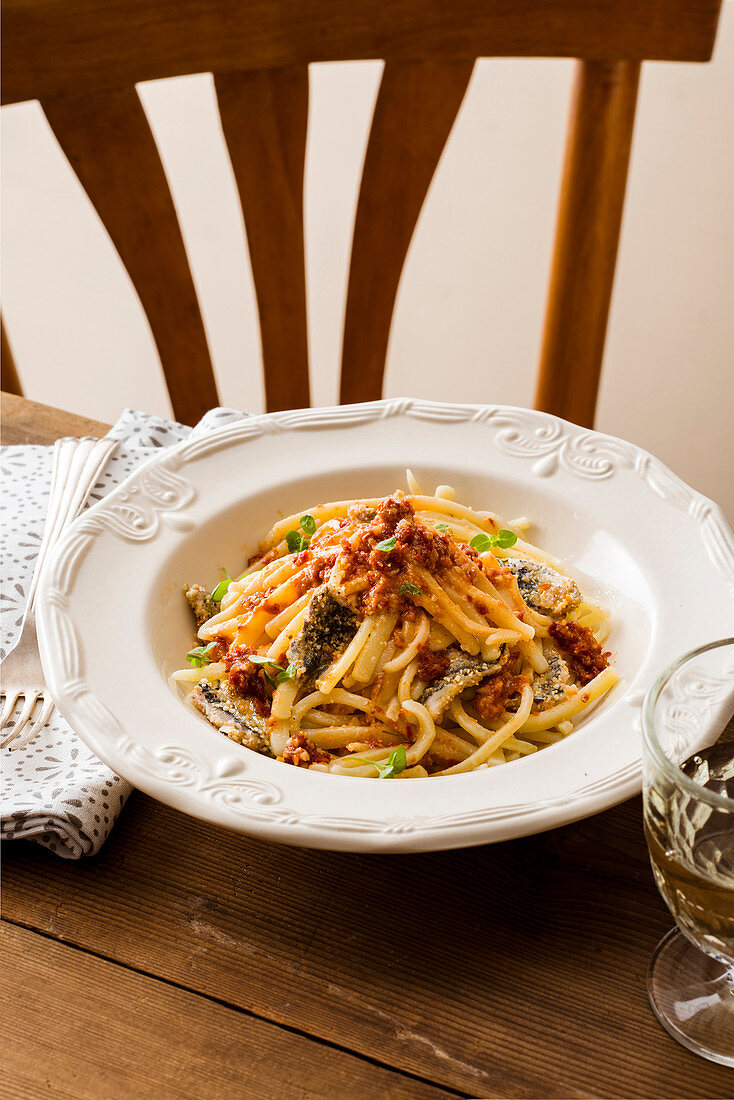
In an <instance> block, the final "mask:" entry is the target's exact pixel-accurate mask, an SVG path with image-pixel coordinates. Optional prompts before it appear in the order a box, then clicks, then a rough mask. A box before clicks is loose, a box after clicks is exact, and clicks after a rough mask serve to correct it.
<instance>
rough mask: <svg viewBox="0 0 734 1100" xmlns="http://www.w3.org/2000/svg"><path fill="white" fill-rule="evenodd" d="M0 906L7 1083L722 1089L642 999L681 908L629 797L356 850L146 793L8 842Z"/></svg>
mask: <svg viewBox="0 0 734 1100" xmlns="http://www.w3.org/2000/svg"><path fill="white" fill-rule="evenodd" d="M3 414H4V418H7V419H8V420H9V421H10V422H11V433H10V434H11V437H12V438H18V437H19V436H23V437H24V438H25V440H26V441H28V442H31V441H34V442H50V438H49V437H50V435H51V432H52V425H53V428H54V429H55V430H56V431H57V433H58V434H59V435H62V434H73V433H75V432H76V431H79V430H81V431H85V432H86V431H89V430H90V428H93V427H94V424H93V422H89V421H84V420H82V419H81V418H77V417H71V416H66V415H65V414H63V413H60V412H58V411H56V410H44V409H43V408H42V407H38V406H33V405H31V403H30V402H27V401H24V400H23V399H19V398H9V399H6V400H5V402H4V404H3ZM34 421H37V423H38V431H37V434H36V435H35V436H34V434H33V431H32V425H33V423H34ZM96 427H97V428H98V429H102V428H103V427H104V425H96ZM13 433H15V434H14V435H13ZM2 917H3V921H4V922H5V924H6V925H10V926H12V927H8V928H6V929H5V939H4V944H5V947H4V949H5V950H6V952H7V954H6V957H5V962H4V963H2V964H0V974H2V980H3V981H4V982H5V983H6V984H7V985H8V987H9V991H8V992H7V993H6V994H5V997H4V1001H3V1003H4V1005H5V1006H6V1012H8V1013H9V1015H10V1017H11V1018H12V1019H13V1020H14V1021H18V1023H17V1024H14V1026H13V1028H12V1029H7V1028H5V1029H3V1038H4V1041H5V1043H6V1046H7V1051H6V1055H5V1062H4V1065H6V1066H11V1067H12V1075H11V1076H9V1075H8V1073H7V1071H6V1072H4V1073H3V1074H2V1075H0V1095H3V1092H2V1089H3V1087H5V1088H6V1090H7V1088H8V1083H9V1082H10V1083H11V1086H12V1090H13V1091H12V1092H9V1093H7V1092H6V1094H7V1095H8V1096H12V1097H13V1100H16V1098H17V1097H33V1098H34V1100H35V1097H37V1096H57V1095H58V1096H61V1095H63V1096H72V1097H87V1096H94V1097H95V1098H96V1097H100V1096H108V1095H109V1096H112V1095H114V1096H118V1095H120V1096H125V1095H127V1094H126V1093H125V1091H124V1088H123V1084H124V1080H123V1079H127V1078H126V1077H125V1074H127V1073H129V1074H130V1077H129V1081H130V1082H131V1085H130V1087H131V1089H132V1092H131V1095H135V1096H136V1097H147V1096H156V1097H158V1096H162V1097H167V1096H176V1097H177V1096H182V1095H193V1096H196V1095H198V1094H200V1095H205V1096H214V1095H224V1094H231V1095H233V1096H243V1097H250V1096H252V1097H257V1098H258V1100H259V1098H260V1097H271V1096H273V1097H281V1096H292V1095H297V1096H304V1097H306V1096H333V1097H339V1100H341V1098H342V1097H345V1098H347V1100H351V1098H352V1097H354V1098H355V1100H356V1098H358V1097H364V1096H372V1095H385V1096H400V1097H402V1096H426V1097H432V1096H436V1095H440V1094H441V1093H440V1092H437V1091H436V1090H443V1092H444V1093H449V1094H454V1095H455V1094H458V1095H462V1096H471V1097H513V1098H514V1097H614V1098H617V1097H671V1098H682V1097H701V1098H710V1100H716V1098H719V1097H721V1098H724V1097H729V1096H731V1095H732V1090H733V1086H732V1082H733V1081H734V1075H733V1074H732V1072H731V1071H730V1070H727V1069H724V1068H723V1067H721V1066H716V1065H713V1064H711V1063H708V1062H706V1061H703V1060H702V1059H699V1058H697V1057H696V1056H695V1055H693V1054H691V1053H690V1052H688V1051H686V1050H685V1049H683V1048H682V1047H680V1046H678V1044H676V1043H675V1042H674V1040H673V1039H671V1038H670V1037H669V1036H668V1035H667V1033H666V1032H665V1031H663V1030H662V1028H660V1026H659V1025H658V1024H657V1022H656V1020H655V1018H654V1016H653V1014H652V1012H651V1010H650V1008H649V1005H648V1001H647V994H646V989H645V974H646V970H647V966H648V962H649V959H650V956H651V953H652V951H653V948H654V946H655V944H656V943H657V941H658V940H659V939H660V937H661V936H662V935H663V934H664V933H665V932H666V931H667V930H668V928H669V927H670V926H671V924H672V920H671V918H670V916H669V914H668V911H667V909H666V908H665V906H664V905H663V903H662V901H661V899H660V898H659V896H658V894H657V891H656V889H655V887H654V884H653V881H652V875H651V872H650V868H649V863H648V858H647V852H646V849H645V844H644V839H643V833H642V821H641V807H640V801H639V799H634V800H632V801H630V802H628V803H625V804H624V805H622V806H619V807H617V808H615V809H613V810H609V811H607V812H606V813H603V814H599V815H598V816H596V817H593V818H590V819H588V820H586V821H582V822H579V823H577V824H575V825H569V826H566V827H565V828H562V829H558V830H554V831H552V832H548V833H545V834H542V835H540V836H536V837H528V838H524V839H521V840H516V841H512V842H510V843H505V844H500V845H494V846H485V847H480V848H474V849H468V850H464V851H458V852H441V853H438V854H433V855H417V856H367V855H350V854H345V853H329V852H313V851H308V850H305V849H299V848H291V847H280V846H275V845H270V844H266V843H264V842H260V841H255V840H250V839H248V838H247V837H244V836H240V835H239V834H236V833H232V832H229V831H226V830H223V829H218V828H215V827H213V826H210V825H207V824H205V823H202V822H200V821H196V820H194V819H193V818H189V817H186V816H185V815H183V814H180V813H178V812H176V811H174V810H172V809H169V808H168V807H165V806H163V805H161V804H160V803H157V802H155V801H154V800H152V799H150V798H148V797H146V796H144V795H141V794H140V793H137V792H136V793H134V794H133V796H132V797H131V799H130V801H129V803H128V805H127V806H126V808H125V810H124V812H123V814H122V817H121V819H120V821H119V822H118V824H117V826H116V827H115V830H114V832H113V834H112V836H111V837H110V839H109V840H108V842H107V844H106V845H105V847H104V849H103V850H102V852H101V853H100V855H99V856H97V857H95V858H92V859H83V860H80V861H78V862H76V861H64V860H60V859H58V858H57V857H55V856H54V855H53V854H52V853H50V852H49V851H47V850H46V849H43V848H41V847H38V846H35V845H33V844H31V843H29V842H22V841H15V842H10V843H6V844H4V845H3V898H2ZM21 929H22V931H21ZM40 1021H43V1023H44V1026H43V1027H41V1026H40V1025H39V1022H40ZM263 1051H267V1053H268V1057H267V1060H265V1061H264V1060H263ZM136 1052H137V1054H136ZM233 1058H234V1059H235V1063H236V1065H237V1074H236V1080H234V1078H233V1070H232V1059H233ZM136 1059H137V1060H136ZM240 1063H242V1064H240ZM123 1070H124V1071H125V1073H123V1072H122V1071H123ZM121 1081H122V1082H123V1083H122V1084H121ZM187 1088H188V1091H186V1090H187ZM197 1089H201V1092H200V1093H197Z"/></svg>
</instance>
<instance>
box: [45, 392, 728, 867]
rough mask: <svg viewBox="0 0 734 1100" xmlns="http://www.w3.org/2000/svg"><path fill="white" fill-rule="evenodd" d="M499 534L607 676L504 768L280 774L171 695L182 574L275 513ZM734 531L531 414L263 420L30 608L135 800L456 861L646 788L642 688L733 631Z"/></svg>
mask: <svg viewBox="0 0 734 1100" xmlns="http://www.w3.org/2000/svg"><path fill="white" fill-rule="evenodd" d="M406 466H410V467H411V468H412V469H413V471H414V472H415V474H416V476H417V478H418V480H419V481H420V482H421V483H422V485H423V487H424V488H426V489H429V490H431V491H432V489H433V488H434V487H435V485H436V484H437V483H441V482H448V483H450V484H451V485H453V486H454V487H455V488H456V490H457V493H458V498H459V499H460V500H462V501H468V502H469V503H470V504H472V505H474V506H475V507H477V508H480V509H481V508H487V509H491V510H493V511H496V512H498V513H499V514H500V515H501V516H503V517H505V518H506V519H509V518H512V517H515V516H519V515H526V516H528V517H530V518H532V520H533V521H534V527H533V529H532V531H531V533H530V537H531V538H532V540H533V541H534V542H536V543H537V544H538V545H539V546H542V547H544V548H545V549H547V550H549V551H551V552H552V553H553V554H555V555H557V556H558V557H560V558H562V559H563V560H565V562H566V563H567V565H568V566H569V568H570V569H571V570H572V571H573V573H574V574H575V575H576V577H577V578H578V579H579V580H580V581H581V584H582V587H583V588H584V590H585V591H587V592H589V593H590V594H592V595H593V596H596V597H597V598H598V600H599V601H600V602H601V603H603V604H605V605H606V606H607V607H609V608H611V610H612V614H613V623H614V625H613V630H612V633H611V635H610V638H609V641H608V643H607V645H608V646H609V647H610V648H611V649H612V650H613V651H614V653H615V654H616V657H615V662H616V665H617V668H618V670H619V672H620V674H621V678H622V679H621V683H620V684H619V685H618V686H617V687H616V688H615V689H614V690H613V692H612V693H611V694H610V695H609V696H608V697H607V698H606V699H605V700H604V702H603V703H602V704H601V705H600V706H599V707H598V709H597V710H595V711H594V712H593V713H592V714H590V715H588V716H587V718H586V720H585V721H583V722H581V723H579V724H578V726H577V729H576V730H575V731H574V733H573V734H571V735H570V736H569V737H568V738H567V739H566V740H565V741H563V742H561V743H559V744H557V745H554V746H551V747H549V748H547V749H544V750H541V751H540V752H538V753H537V754H534V755H533V756H531V757H528V758H526V759H522V760H517V761H515V762H513V763H510V764H506V765H504V766H503V767H498V768H493V769H490V770H485V771H480V772H474V773H470V774H468V775H452V776H446V777H442V778H441V779H440V780H439V779H435V780H430V779H428V780H413V781H380V780H371V779H354V778H346V777H339V776H327V775H323V774H317V773H313V772H311V773H309V772H307V771H304V770H302V769H300V768H293V767H288V766H287V765H284V764H279V763H278V762H277V761H275V760H271V759H267V758H265V757H262V756H259V755H258V754H256V753H253V752H251V751H249V750H247V749H244V748H242V747H240V746H238V745H236V744H234V743H233V742H231V741H229V740H227V739H226V738H225V737H223V736H222V735H221V734H219V733H218V732H217V731H216V730H214V729H213V728H212V727H211V726H210V725H209V724H208V723H207V722H206V721H205V720H204V719H203V718H202V717H201V716H200V715H199V714H197V713H196V712H195V711H194V710H193V708H191V707H190V706H189V705H187V704H186V703H185V702H184V701H183V699H182V698H180V697H178V696H177V694H176V693H175V692H174V690H172V688H171V687H170V686H169V683H168V675H169V673H170V672H171V671H172V670H173V669H174V668H176V667H179V666H180V665H181V663H182V656H183V654H185V653H186V651H187V650H188V649H189V648H190V646H191V639H192V626H191V619H190V612H189V610H188V607H187V606H186V604H185V601H184V599H183V597H182V594H181V586H182V585H183V583H184V582H185V581H189V582H192V581H200V582H201V583H204V584H210V585H213V584H214V583H216V581H217V580H218V579H219V577H220V572H219V569H220V567H221V566H223V565H226V566H227V567H228V568H229V570H230V572H234V571H235V570H237V569H239V568H240V567H241V563H242V562H243V560H244V558H245V557H246V556H247V555H249V554H250V553H252V552H253V551H254V549H255V548H256V544H257V541H258V539H259V538H261V537H262V536H263V535H264V533H265V532H266V530H267V529H268V528H269V527H270V525H271V524H272V522H273V521H274V520H275V519H276V518H277V516H278V515H279V514H285V515H287V514H289V513H292V512H295V511H298V510H301V509H304V510H305V509H306V508H308V507H309V506H310V505H313V504H315V503H318V502H320V501H325V500H333V499H343V498H345V497H359V496H379V495H383V494H387V493H389V492H391V491H393V490H394V489H395V488H401V487H404V486H405V474H404V471H405V468H406ZM733 585H734V537H733V536H732V533H731V530H730V529H729V527H728V526H727V523H726V521H725V519H724V517H723V515H722V513H721V511H720V510H719V509H718V508H717V507H716V505H714V504H712V503H711V502H710V501H708V500H706V499H705V498H703V497H701V496H700V495H699V494H698V493H695V492H694V491H693V490H692V489H690V488H689V487H688V486H687V485H685V484H684V483H683V482H681V481H680V480H679V479H678V478H677V477H676V476H675V475H674V474H672V473H671V472H670V471H669V470H668V469H667V468H666V467H665V466H663V465H662V464H661V463H660V462H658V461H657V460H656V459H655V458H653V457H651V456H650V455H649V454H646V453H645V452H644V451H641V450H640V449H639V448H638V447H635V446H633V445H632V444H630V443H625V442H622V441H621V440H618V439H613V438H611V437H609V436H604V435H600V434H598V433H596V432H590V431H586V430H584V429H581V428H578V427H576V426H574V425H571V424H567V423H565V422H564V421H561V420H557V419H555V418H554V417H551V416H547V415H545V414H542V413H537V412H532V411H529V410H526V409H515V408H508V407H498V406H476V405H445V404H433V403H430V402H426V401H411V400H395V401H382V402H375V403H373V404H368V405H359V406H345V407H341V408H334V409H310V410H300V411H296V412H289V413H277V414H272V415H270V416H255V417H251V418H248V419H246V420H243V421H240V422H237V423H235V424H231V425H229V426H227V427H224V428H222V429H220V430H218V431H216V432H214V433H212V434H211V435H209V436H205V437H199V438H197V439H195V440H191V441H187V442H184V443H182V444H180V445H179V446H177V447H174V448H172V449H170V450H165V451H163V452H161V454H159V455H156V457H155V458H153V459H151V461H150V462H148V463H147V464H146V465H145V466H142V467H141V468H140V469H139V470H137V471H136V472H135V473H133V474H132V476H131V477H129V478H128V479H127V481H125V482H124V484H123V485H121V486H120V487H119V488H118V489H117V490H116V491H115V492H113V493H111V494H110V496H108V497H107V498H106V499H105V500H104V501H102V503H100V504H98V505H96V506H95V507H94V508H92V509H90V511H89V512H87V513H86V514H85V515H84V516H83V517H82V518H81V519H79V520H78V521H77V522H76V523H75V524H74V525H73V527H72V528H70V530H69V532H68V533H67V535H66V537H65V538H64V540H63V542H62V543H61V545H60V546H59V547H58V550H57V552H56V554H55V556H54V559H53V561H52V563H51V564H50V566H49V568H48V570H47V572H46V577H45V581H44V584H43V588H42V592H41V598H40V600H39V608H38V626H39V635H40V645H41V654H42V658H43V664H44V669H45V672H46V677H47V681H48V684H49V686H50V689H51V692H52V694H53V696H54V698H55V699H56V702H57V704H58V706H59V708H60V710H61V712H62V713H63V715H64V716H65V717H66V718H67V720H68V721H69V722H70V723H71V725H72V726H73V727H74V728H75V729H76V730H77V731H78V733H79V734H80V735H81V737H82V738H83V739H84V740H85V741H86V742H87V744H88V745H89V746H90V747H91V748H92V749H93V750H94V752H96V753H97V754H98V755H99V756H100V757H101V758H102V759H103V760H104V761H106V763H107V764H109V765H110V766H111V767H112V768H114V769H115V771H117V772H119V773H120V774H121V775H123V776H124V777H125V778H126V779H129V780H130V781H131V782H132V783H133V784H134V785H135V786H136V787H139V788H140V789H142V790H144V791H147V792H148V793H149V794H151V795H153V796H154V797H156V798H159V799H161V801H163V802H167V803H169V804H170V805H172V806H175V807H176V808H177V809H180V810H184V811H185V812H186V813H189V814H193V815H194V816H196V817H200V818H204V819H205V820H208V821H212V822H215V823H216V824H218V825H225V826H229V827H230V828H232V829H237V830H240V831H241V832H246V833H250V834H252V835H256V836H259V837H263V838H266V839H269V840H275V841H282V842H287V843H289V844H298V845H304V846H309V847H317V848H333V849H346V850H354V851H374V852H395V851H421V850H432V849H439V848H452V847H461V846H464V845H470V844H481V843H485V842H489V841H498V840H504V839H507V838H509V837H515V836H520V835H523V834H527V833H532V832H537V831H539V830H542V829H547V828H551V827H553V826H557V825H562V824H564V823H565V822H568V821H573V820H576V819H578V818H581V817H584V816H586V815H588V814H592V813H596V812H598V811H599V810H603V809H605V808H606V807H608V806H611V805H613V804H615V803H617V802H619V801H621V800H622V799H625V798H628V797H629V796H630V795H633V794H635V793H636V792H637V791H639V789H640V732H639V728H640V727H639V711H640V703H641V700H642V694H643V692H644V690H645V688H646V687H647V686H648V684H649V683H650V682H651V681H652V679H653V678H654V677H655V676H656V675H657V673H659V672H660V671H661V669H663V668H664V667H665V666H666V665H667V664H668V663H669V662H670V661H671V660H672V659H673V658H674V657H676V656H678V655H679V654H681V653H683V652H684V651H685V650H687V649H691V648H692V647H693V646H696V645H698V644H700V643H703V642H706V641H709V640H711V639H713V638H716V637H721V636H724V635H726V634H728V633H730V632H731V627H732V620H733V618H734V614H733V610H734V608H733V602H732V592H733Z"/></svg>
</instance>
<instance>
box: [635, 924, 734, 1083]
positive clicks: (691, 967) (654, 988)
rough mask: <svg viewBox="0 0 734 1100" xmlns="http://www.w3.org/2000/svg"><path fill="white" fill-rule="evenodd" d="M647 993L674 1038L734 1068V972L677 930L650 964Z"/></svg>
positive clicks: (660, 945)
mask: <svg viewBox="0 0 734 1100" xmlns="http://www.w3.org/2000/svg"><path fill="white" fill-rule="evenodd" d="M647 992H648V994H649V997H650V1004H651V1005H652V1008H653V1011H654V1013H655V1015H656V1016H657V1018H658V1020H659V1021H660V1023H661V1024H662V1025H663V1027H664V1028H665V1029H666V1031H669V1032H670V1034H671V1035H672V1036H673V1038H674V1039H677V1040H678V1042H679V1043H682V1044H683V1046H685V1047H688V1049H689V1050H693V1051H695V1053H696V1054H700V1055H702V1056H703V1057H704V1058H708V1059H710V1061H712V1062H720V1063H721V1065H724V1066H734V970H732V969H731V968H729V967H727V966H725V965H724V964H723V963H720V962H718V960H716V959H712V958H711V957H710V956H709V955H705V954H704V953H703V951H699V950H698V948H697V947H694V946H693V944H692V943H691V942H690V941H689V940H687V939H686V937H685V936H684V935H683V934H682V933H681V932H679V931H678V929H677V928H673V929H672V930H671V931H670V932H668V934H667V936H664V937H663V939H662V940H661V941H660V943H659V944H658V946H657V947H656V949H655V954H654V955H653V957H652V959H651V961H650V967H649V969H648V972H647Z"/></svg>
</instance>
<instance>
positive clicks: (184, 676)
mask: <svg viewBox="0 0 734 1100" xmlns="http://www.w3.org/2000/svg"><path fill="white" fill-rule="evenodd" d="M413 488H415V486H413ZM527 526H528V524H527V522H526V521H517V522H516V523H514V524H513V523H509V524H507V523H504V522H503V521H501V520H500V519H499V517H497V516H496V515H495V514H494V513H492V512H488V511H479V510H476V509H474V508H471V507H469V506H468V505H466V504H463V503H459V502H457V501H456V500H455V499H454V495H453V492H452V491H451V490H449V489H448V488H447V487H445V486H443V487H441V492H440V493H439V492H438V491H437V493H436V494H434V495H433V496H430V495H422V494H421V493H420V492H418V491H413V492H411V493H407V494H406V493H402V492H395V493H393V494H392V495H390V496H388V497H378V498H372V499H365V500H350V501H334V502H329V503H324V504H318V505H315V506H312V507H311V508H310V510H309V511H307V512H304V513H303V514H301V515H294V516H290V517H288V518H287V519H285V520H282V521H279V522H278V523H276V524H275V526H274V527H273V528H272V530H271V531H270V532H269V533H268V535H267V536H266V537H265V539H263V541H262V542H261V543H260V546H259V550H258V553H257V554H256V555H255V556H254V558H252V559H251V560H250V562H249V564H248V568H247V569H246V570H245V572H244V573H242V574H241V575H240V576H238V577H236V578H235V579H232V578H231V577H230V576H229V574H225V576H224V577H223V579H222V580H220V581H219V583H218V584H217V585H216V587H215V588H214V589H213V590H212V591H211V592H209V591H207V590H206V588H204V586H202V585H200V584H192V585H187V586H186V588H185V594H186V598H187V599H188V601H189V603H190V605H191V607H192V610H193V613H194V617H195V622H196V628H197V633H198V637H197V639H196V641H197V642H198V643H199V644H197V645H195V646H193V648H192V649H191V651H190V652H189V653H188V654H187V660H188V662H189V666H190V667H189V668H182V669H181V670H179V672H177V673H174V679H176V680H178V682H179V683H181V684H182V685H185V686H189V687H190V688H191V694H190V699H191V703H192V704H193V706H195V707H196V708H197V709H198V710H199V711H201V713H202V714H203V715H204V716H205V717H206V718H207V719H208V720H209V722H210V723H211V724H212V726H214V727H215V728H216V729H217V730H219V731H220V733H221V734H224V735H225V736H227V737H229V738H231V739H232V740H233V741H236V742H238V743H239V744H241V745H242V746H243V747H245V748H246V749H250V750H254V751H256V752H261V753H265V754H267V755H270V756H273V757H275V758H276V759H277V760H280V761H282V762H283V763H284V764H287V765H290V766H295V767H300V768H307V769H314V770H319V771H324V772H328V773H331V774H335V775H341V776H352V777H360V778H374V779H408V778H415V779H419V778H428V777H432V776H444V775H451V774H457V773H461V772H468V771H477V770H481V769H485V768H490V767H496V766H498V765H500V764H506V763H510V762H512V761H515V760H519V759H521V758H522V757H524V756H528V755H531V754H533V753H536V752H538V751H540V750H541V749H543V748H545V747H547V746H548V745H552V744H553V743H554V742H555V741H558V740H562V739H563V738H564V737H566V736H568V735H569V734H570V733H571V731H572V729H573V719H574V718H575V717H576V716H577V715H579V714H581V713H582V712H583V711H584V710H586V709H588V707H589V706H591V705H593V704H594V703H595V702H596V701H597V700H598V699H600V698H602V697H603V695H605V694H606V693H607V692H608V691H609V690H610V689H611V688H612V687H613V685H614V683H615V681H616V673H615V672H614V670H613V667H612V666H611V665H610V664H609V658H610V656H611V654H610V653H608V652H606V651H604V650H603V648H602V643H603V641H604V639H605V638H606V634H607V631H608V622H607V620H608V615H607V613H606V612H605V611H604V610H603V609H602V608H599V607H597V606H596V605H595V604H593V603H591V602H590V601H588V600H587V599H585V598H584V596H583V595H582V593H581V592H580V590H579V588H578V586H577V585H576V583H575V582H574V581H573V579H572V578H571V577H569V576H568V574H566V573H565V572H564V571H563V569H562V567H561V566H560V564H559V563H556V562H554V561H553V560H552V559H550V558H549V557H548V555H547V554H545V553H544V552H543V551H542V550H540V549H538V548H537V547H535V546H534V545H533V544H532V543H530V542H527V541H526V540H525V539H524V537H523V536H524V534H525V528H526V527H527ZM582 689H583V690H582Z"/></svg>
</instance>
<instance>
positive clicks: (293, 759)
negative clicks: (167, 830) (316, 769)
mask: <svg viewBox="0 0 734 1100" xmlns="http://www.w3.org/2000/svg"><path fill="white" fill-rule="evenodd" d="M329 759H330V757H329V754H328V752H324V750H323V749H319V748H317V747H316V745H314V743H313V741H309V739H308V737H306V734H305V733H304V732H303V730H301V731H299V732H298V733H294V734H293V735H292V736H291V737H289V738H288V740H287V741H286V745H285V749H284V750H283V761H284V763H286V764H293V765H294V766H295V767H296V768H301V767H304V768H307V767H308V766H309V765H310V764H328V763H329Z"/></svg>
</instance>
